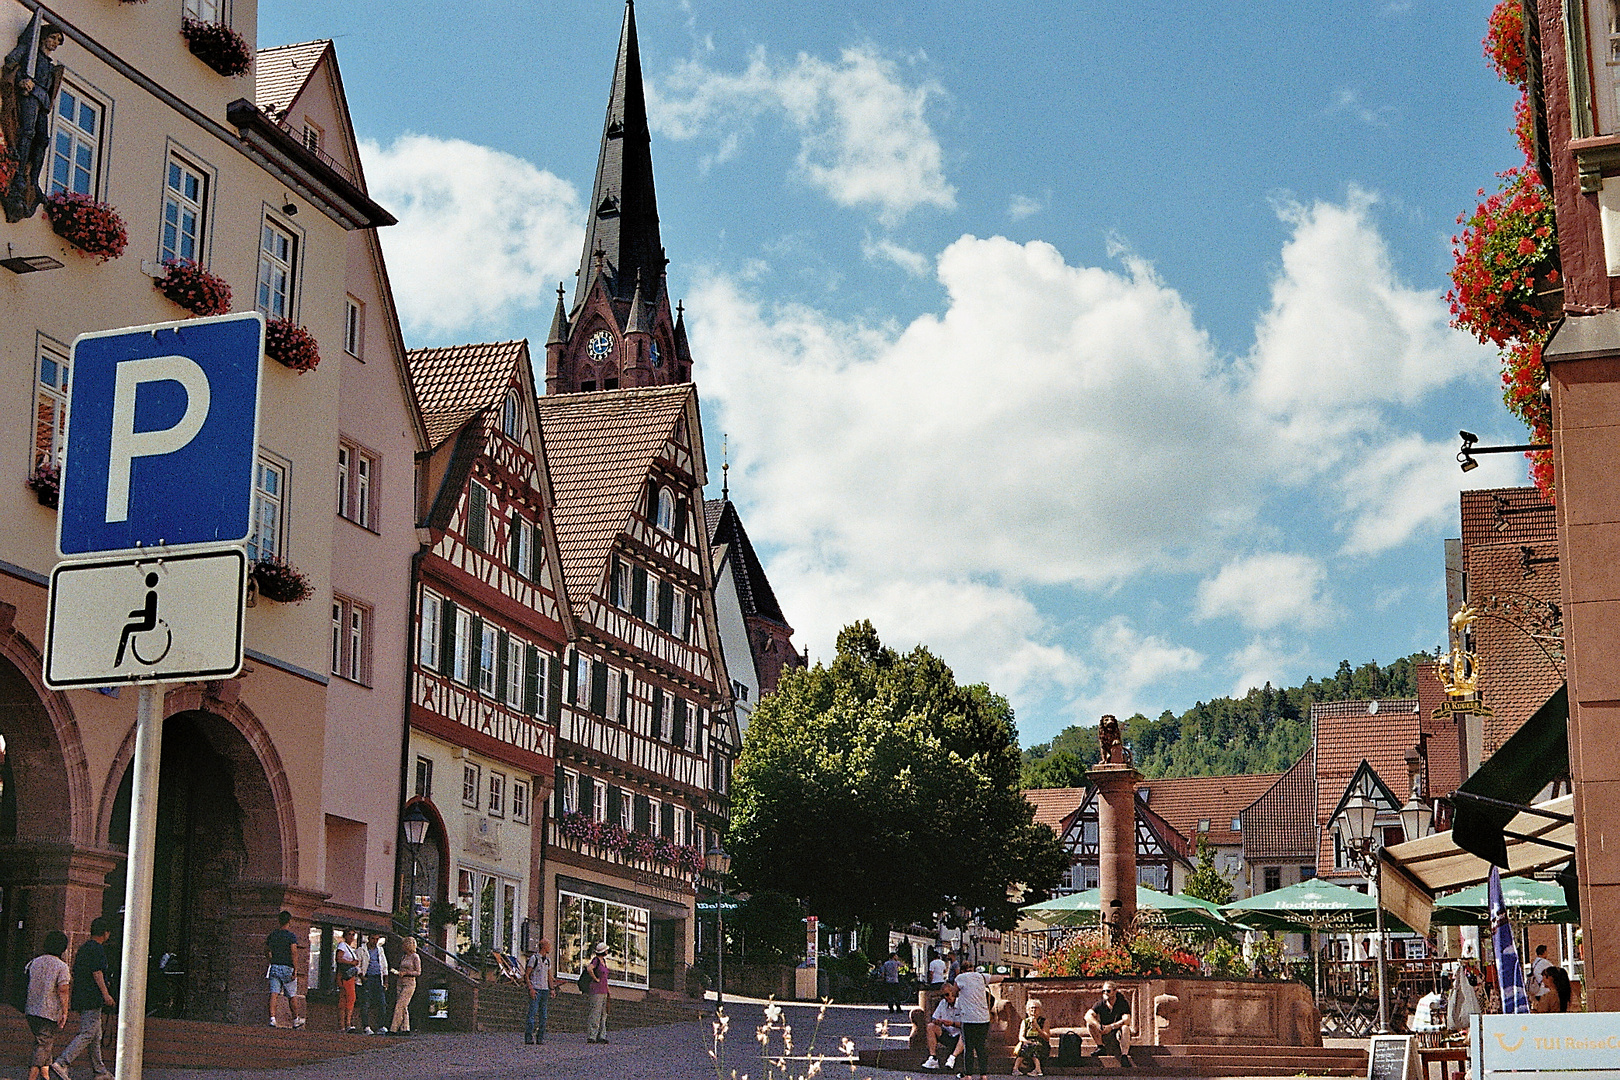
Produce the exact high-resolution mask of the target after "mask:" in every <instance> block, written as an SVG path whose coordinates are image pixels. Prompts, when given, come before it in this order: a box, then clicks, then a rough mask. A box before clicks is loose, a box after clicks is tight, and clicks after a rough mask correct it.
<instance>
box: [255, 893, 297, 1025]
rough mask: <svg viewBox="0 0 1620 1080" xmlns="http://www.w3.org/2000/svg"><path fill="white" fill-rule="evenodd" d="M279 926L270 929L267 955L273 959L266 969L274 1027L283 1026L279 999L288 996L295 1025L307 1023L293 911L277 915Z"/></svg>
mask: <svg viewBox="0 0 1620 1080" xmlns="http://www.w3.org/2000/svg"><path fill="white" fill-rule="evenodd" d="M276 922H277V924H278V925H277V926H276V928H275V929H274V930H272V931H270V933H269V934H268V935H266V937H265V939H264V958H265V959H266V960H268V961H269V962H270V967H269V968H268V969H267V970H266V971H265V973H264V974H265V978H267V979H269V980H270V1026H271V1027H280V1026H281V1023H280V1021H278V1020H277V1019H276V998H278V997H285V998H286V999H287V1014H288V1015H289V1016H290V1017H292V1026H293V1027H295V1028H301V1027H303V1026H304V1009H303V1005H302V1001H303V999H302V998H301V997H299V996H298V973H297V971H296V970H295V968H294V965H293V950H294V949H298V948H302V947H303V946H301V945H300V944H299V942H298V935H297V934H295V933H293V932H292V931H291V930H289V929H288V928H287V927H288V925H289V924H290V923H291V922H292V913H291V912H289V911H283V912H282V913H281V914H279V915H277V916H276Z"/></svg>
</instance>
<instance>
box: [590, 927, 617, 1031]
mask: <svg viewBox="0 0 1620 1080" xmlns="http://www.w3.org/2000/svg"><path fill="white" fill-rule="evenodd" d="M607 954H608V947H607V942H605V941H599V942H597V943H596V955H594V956H592V957H591V962H590V963H589V964H587V965H586V970H587V971H589V972H590V976H591V977H590V988H589V989H588V990H586V992H585V993H586V1000H588V1001H589V1002H590V1007H589V1008H588V1009H587V1010H586V1012H585V1041H586V1042H588V1043H605V1042H607V1041H608V1037H607V1012H608V998H609V997H610V996H611V995H610V994H609V993H608V962H607Z"/></svg>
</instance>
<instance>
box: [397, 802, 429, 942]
mask: <svg viewBox="0 0 1620 1080" xmlns="http://www.w3.org/2000/svg"><path fill="white" fill-rule="evenodd" d="M429 820H430V819H429V818H428V816H427V811H426V810H423V809H422V804H421V803H419V802H418V803H412V804H411V805H410V806H409V807H408V808H407V809H406V810H405V814H404V816H403V817H401V818H400V819H399V823H400V825H401V826H402V827H403V828H404V830H405V846H406V847H408V848H410V849H411V894H410V897H409V898H408V899H407V900H406V901H405V916H406V918H407V919H409V920H410V927H411V933H412V934H415V933H416V863H417V860H418V858H419V856H420V854H421V851H422V842H423V841H424V840H426V839H427V831H428V822H429Z"/></svg>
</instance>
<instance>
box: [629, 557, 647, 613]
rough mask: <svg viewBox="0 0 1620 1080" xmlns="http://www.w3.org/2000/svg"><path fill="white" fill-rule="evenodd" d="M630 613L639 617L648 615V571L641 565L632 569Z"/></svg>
mask: <svg viewBox="0 0 1620 1080" xmlns="http://www.w3.org/2000/svg"><path fill="white" fill-rule="evenodd" d="M630 614H632V615H634V616H635V617H636V618H638V619H645V618H646V617H647V571H646V570H645V569H644V568H642V567H640V566H637V567H633V568H632V569H631V571H630Z"/></svg>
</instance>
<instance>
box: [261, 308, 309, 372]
mask: <svg viewBox="0 0 1620 1080" xmlns="http://www.w3.org/2000/svg"><path fill="white" fill-rule="evenodd" d="M264 355H266V356H268V357H269V358H270V359H272V360H274V361H275V362H276V363H278V364H280V365H282V366H283V367H287V368H291V369H292V370H294V371H296V372H298V373H299V374H300V375H302V374H303V373H304V372H306V371H314V370H315V369H316V368H317V367H319V366H320V363H321V350H320V347H319V346H318V345H317V344H316V343H315V335H314V334H311V333H310V332H309V331H308V330H306V329H304V328H303V327H302V326H299V325H298V324H297V323H295V322H293V321H292V320H291V319H269V320H266V322H265V324H264Z"/></svg>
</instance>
